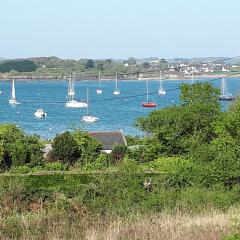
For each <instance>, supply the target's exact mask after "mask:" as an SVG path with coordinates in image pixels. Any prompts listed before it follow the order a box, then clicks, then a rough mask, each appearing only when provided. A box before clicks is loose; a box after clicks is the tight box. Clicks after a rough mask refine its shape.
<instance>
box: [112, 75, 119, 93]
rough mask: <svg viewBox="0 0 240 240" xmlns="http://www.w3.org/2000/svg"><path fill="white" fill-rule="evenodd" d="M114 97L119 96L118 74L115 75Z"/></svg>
mask: <svg viewBox="0 0 240 240" xmlns="http://www.w3.org/2000/svg"><path fill="white" fill-rule="evenodd" d="M113 94H114V95H119V94H120V89H119V88H118V74H117V73H116V86H115V89H114V91H113Z"/></svg>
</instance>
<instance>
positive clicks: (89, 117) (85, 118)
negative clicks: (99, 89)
mask: <svg viewBox="0 0 240 240" xmlns="http://www.w3.org/2000/svg"><path fill="white" fill-rule="evenodd" d="M82 121H83V122H89V123H92V122H97V121H99V118H98V117H95V116H93V115H91V114H90V113H89V91H88V89H87V115H85V116H83V117H82Z"/></svg>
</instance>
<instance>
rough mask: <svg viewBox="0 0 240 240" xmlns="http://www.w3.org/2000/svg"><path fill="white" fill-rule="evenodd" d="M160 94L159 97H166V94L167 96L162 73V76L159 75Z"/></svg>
mask: <svg viewBox="0 0 240 240" xmlns="http://www.w3.org/2000/svg"><path fill="white" fill-rule="evenodd" d="M158 94H159V95H165V94H166V91H165V89H164V88H163V86H162V71H160V74H159V89H158Z"/></svg>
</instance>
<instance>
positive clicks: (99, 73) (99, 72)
mask: <svg viewBox="0 0 240 240" xmlns="http://www.w3.org/2000/svg"><path fill="white" fill-rule="evenodd" d="M100 78H101V70H100V69H99V70H98V87H99V88H100Z"/></svg>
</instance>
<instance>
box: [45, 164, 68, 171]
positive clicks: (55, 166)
mask: <svg viewBox="0 0 240 240" xmlns="http://www.w3.org/2000/svg"><path fill="white" fill-rule="evenodd" d="M43 169H44V170H46V171H66V170H67V169H68V167H67V165H66V164H64V163H61V162H52V163H46V164H45V165H44V167H43Z"/></svg>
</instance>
